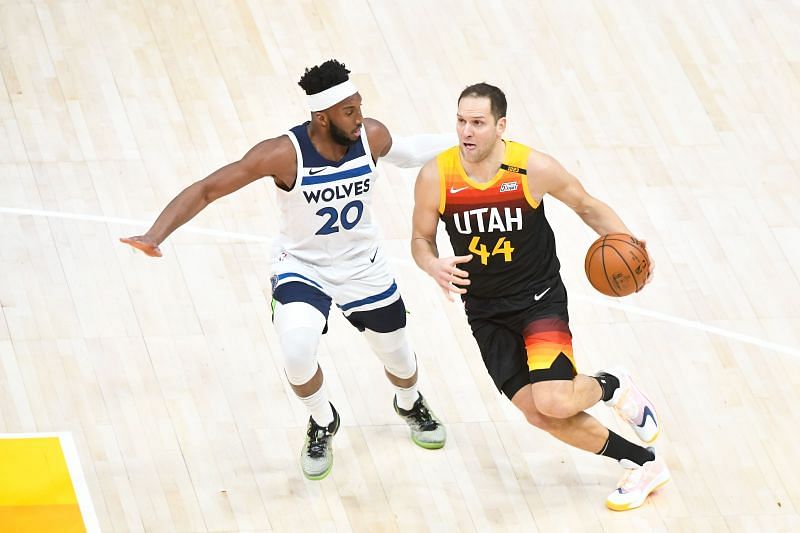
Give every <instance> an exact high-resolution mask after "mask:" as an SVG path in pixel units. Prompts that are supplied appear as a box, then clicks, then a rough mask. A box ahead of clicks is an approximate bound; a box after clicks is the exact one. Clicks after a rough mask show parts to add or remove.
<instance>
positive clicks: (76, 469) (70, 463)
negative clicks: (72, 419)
mask: <svg viewBox="0 0 800 533" xmlns="http://www.w3.org/2000/svg"><path fill="white" fill-rule="evenodd" d="M52 437H56V438H58V442H59V444H60V445H61V452H62V454H63V455H64V461H65V462H66V463H67V471H68V472H69V478H70V482H71V483H72V488H73V490H74V491H75V497H76V498H77V499H78V508H79V509H80V510H81V518H82V519H83V525H84V526H86V531H87V533H100V521H99V520H98V519H97V514H96V513H95V510H94V503H93V502H92V495H91V494H90V493H89V486H88V485H87V484H86V478H85V477H84V476H83V469H82V468H81V461H80V458H79V456H78V449H77V448H76V447H75V441H73V440H72V433H69V432H66V431H63V432H58V433H2V434H0V439H46V438H52Z"/></svg>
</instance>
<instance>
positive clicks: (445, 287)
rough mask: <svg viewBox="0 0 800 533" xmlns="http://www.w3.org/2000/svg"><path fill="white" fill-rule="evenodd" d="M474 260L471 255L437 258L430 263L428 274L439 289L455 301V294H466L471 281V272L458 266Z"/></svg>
mask: <svg viewBox="0 0 800 533" xmlns="http://www.w3.org/2000/svg"><path fill="white" fill-rule="evenodd" d="M471 260H472V254H470V255H457V256H454V257H437V258H436V259H434V260H433V261H431V262H430V264H429V266H428V274H429V275H430V276H431V277H432V278H433V279H434V280H435V281H436V283H437V284H438V285H439V288H440V289H442V292H444V295H445V297H447V299H448V300H450V301H451V302H452V301H453V293H455V294H466V293H467V289H466V288H465V287H466V286H467V285H469V284H470V283H471V281H470V280H469V272H467V271H466V270H461V269H460V268H458V265H460V264H461V263H468V262H469V261H471Z"/></svg>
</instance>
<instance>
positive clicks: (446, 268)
mask: <svg viewBox="0 0 800 533" xmlns="http://www.w3.org/2000/svg"><path fill="white" fill-rule="evenodd" d="M440 194H441V193H440V191H439V173H438V170H437V168H436V160H431V161H428V163H426V164H425V166H424V167H422V169H421V170H420V172H419V175H418V176H417V182H416V185H415V186H414V215H413V218H412V226H413V227H412V234H411V255H412V256H413V257H414V261H415V262H416V263H417V266H418V267H420V268H421V269H422V270H424V271H425V272H426V273H427V274H428V275H429V276H430V277H432V278H433V279H434V281H436V283H437V284H438V285H439V287H440V288H441V289H442V292H444V295H445V296H446V297H447V299H448V300H450V301H453V296H452V293H456V294H465V293H466V292H467V289H466V288H465V287H466V286H467V285H469V284H470V280H469V273H468V272H467V271H466V270H461V269H460V268H458V265H459V264H461V263H466V262H468V261H470V260H471V259H472V255H463V256H455V257H444V258H441V257H439V249H438V248H437V246H436V228H437V224H438V223H439V195H440Z"/></svg>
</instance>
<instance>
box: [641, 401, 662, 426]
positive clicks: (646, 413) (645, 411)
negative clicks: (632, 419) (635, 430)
mask: <svg viewBox="0 0 800 533" xmlns="http://www.w3.org/2000/svg"><path fill="white" fill-rule="evenodd" d="M648 416H649V417H650V420H652V421H653V424H655V425H656V427H658V422H656V417H655V416H653V412H652V411H650V408H649V407H647V406H646V405H645V406H644V409H643V410H642V423H641V424H636V425H637V426H639V427H640V428H643V427H644V425H645V424H647V417H648Z"/></svg>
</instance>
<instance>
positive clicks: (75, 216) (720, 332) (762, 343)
mask: <svg viewBox="0 0 800 533" xmlns="http://www.w3.org/2000/svg"><path fill="white" fill-rule="evenodd" d="M0 214H9V215H23V216H37V217H46V218H59V219H65V220H81V221H88V222H100V223H106V224H121V225H125V226H139V227H149V226H150V224H151V222H147V221H143V220H136V219H131V218H119V217H109V216H102V215H84V214H79V213H65V212H62V211H51V210H45V209H22V208H16V207H2V206H0ZM177 231H182V232H185V233H194V234H199V235H208V236H211V237H221V238H225V239H233V240H239V241H245V242H261V243H270V242H272V238H273V236H272V235H253V234H250V233H239V232H232V231H221V230H213V229H205V228H197V227H194V226H192V225H190V224H187V225H184V226H181V228H179V229H178V230H177ZM384 240H385V241H387V242H392V241H398V240H400V239H384ZM404 262H408V263H411V262H410V261H404ZM572 297H573V298H575V299H579V300H582V301H585V302H589V303H593V304H596V305H602V306H605V307H608V308H611V309H617V310H619V311H623V312H625V313H630V314H633V315H639V316H645V317H648V318H654V319H656V320H660V321H662V322H667V323H670V324H675V325H678V326H683V327H686V328H689V329H694V330H697V331H703V332H706V333H709V334H711V335H716V336H719V337H724V338H727V339H732V340H735V341H739V342H742V343H745V344H750V345H753V346H758V347H759V348H764V349H767V350H772V351H775V352H779V353H782V354H785V355H790V356H792V357H795V358H797V359H800V350H798V349H795V348H792V347H790V346H785V345H783V344H779V343H776V342H771V341H767V340H764V339H760V338H758V337H753V336H751V335H745V334H743V333H738V332H736V331H730V330H727V329H724V328H720V327H717V326H711V325H709V324H704V323H703V322H700V321H697V320H689V319H686V318H681V317H677V316H673V315H668V314H666V313H662V312H660V311H653V310H650V309H644V308H641V307H636V306H633V305H630V304H625V303H621V302H615V301H613V300H611V299H604V298H599V297H589V296H584V295H581V294H580V293H577V294H573V295H572Z"/></svg>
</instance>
